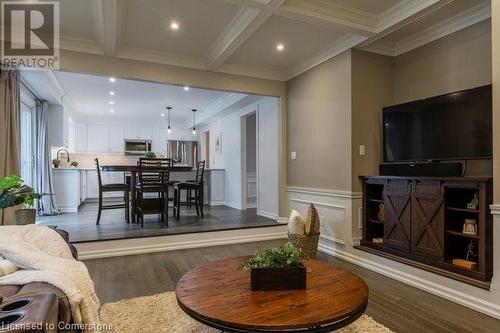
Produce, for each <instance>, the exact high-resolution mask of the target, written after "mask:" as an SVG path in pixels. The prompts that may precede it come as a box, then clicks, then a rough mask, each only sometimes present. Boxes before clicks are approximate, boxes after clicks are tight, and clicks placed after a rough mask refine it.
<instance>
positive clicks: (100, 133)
mask: <svg viewBox="0 0 500 333" xmlns="http://www.w3.org/2000/svg"><path fill="white" fill-rule="evenodd" d="M108 148H109V128H108V126H106V125H94V124H89V125H88V151H90V152H96V153H97V152H107V151H108Z"/></svg>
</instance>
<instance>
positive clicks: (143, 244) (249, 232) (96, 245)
mask: <svg viewBox="0 0 500 333" xmlns="http://www.w3.org/2000/svg"><path fill="white" fill-rule="evenodd" d="M284 238H287V234H286V226H281V225H278V226H275V227H264V228H252V229H238V230H226V231H214V232H204V233H192V234H183V235H169V236H158V237H143V238H133V239H120V240H111V241H100V242H88V243H75V244H74V245H75V246H76V248H77V250H78V258H79V260H88V259H97V258H108V257H120V256H127V255H135V254H145V253H155V252H165V251H174V250H182V249H192V248H201V247H210V246H219V245H229V244H239V243H248V242H260V241H266V240H274V239H284Z"/></svg>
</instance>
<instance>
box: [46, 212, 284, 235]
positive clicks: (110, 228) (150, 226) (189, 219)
mask: <svg viewBox="0 0 500 333" xmlns="http://www.w3.org/2000/svg"><path fill="white" fill-rule="evenodd" d="M203 211H204V212H205V218H204V219H201V218H199V217H198V216H196V209H195V207H194V206H192V207H190V208H188V207H181V214H180V215H181V217H180V219H179V220H178V221H177V220H176V219H175V218H173V217H172V216H169V219H168V227H167V228H166V227H165V225H164V224H163V223H160V222H159V221H158V215H146V217H145V218H144V229H141V226H140V225H139V224H135V223H130V224H127V223H126V222H125V217H124V212H123V209H114V210H105V211H103V213H102V217H101V221H100V223H99V225H96V224H95V222H96V214H97V203H85V204H83V205H82V206H81V207H80V209H79V211H78V213H64V214H60V215H55V216H43V217H38V218H37V224H43V225H57V227H58V228H59V229H64V230H66V231H68V232H69V234H70V241H71V242H73V243H79V242H88V241H96V240H111V239H123V238H137V237H150V236H163V235H177V234H185V233H193V232H208V231H219V230H231V229H246V228H256V227H268V226H276V225H278V223H277V222H276V221H275V220H271V219H269V218H266V217H263V216H258V215H257V210H256V209H247V210H246V211H241V210H238V209H234V208H230V207H227V206H214V207H208V206H207V207H204V208H203ZM170 214H171V213H170Z"/></svg>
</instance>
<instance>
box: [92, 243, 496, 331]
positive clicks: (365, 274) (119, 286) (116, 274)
mask: <svg viewBox="0 0 500 333" xmlns="http://www.w3.org/2000/svg"><path fill="white" fill-rule="evenodd" d="M282 242H283V241H268V242H258V243H245V244H237V245H226V246H217V247H209V248H200V249H189V250H179V251H172V252H163V253H155V254H145V255H137V256H126V257H117V258H106V259H95V260H88V261H85V264H86V265H87V267H88V269H89V272H90V275H91V277H92V279H93V280H94V283H95V286H96V291H97V294H98V296H99V298H100V300H101V303H102V304H104V303H107V302H113V301H117V300H120V299H124V298H131V297H138V296H148V295H153V294H156V293H161V292H165V291H172V290H175V284H176V283H177V281H178V280H179V279H180V278H181V276H182V275H183V274H184V273H186V272H187V271H189V270H190V269H192V268H194V267H195V266H197V265H199V264H200V263H203V262H206V261H211V260H217V259H222V258H227V257H234V256H241V255H250V254H254V253H255V251H256V250H257V249H262V248H268V247H271V246H275V245H278V244H281V243H282ZM319 259H320V260H325V261H328V262H331V263H332V264H335V265H338V266H341V267H344V268H347V269H349V270H350V271H352V272H354V273H355V274H358V275H359V276H360V277H362V278H363V279H364V280H365V281H366V283H367V284H368V287H369V289H370V297H369V304H368V310H367V314H368V315H370V316H372V317H373V318H374V319H375V320H376V321H378V322H380V323H381V324H383V325H385V326H387V327H389V328H390V329H392V330H393V331H394V332H401V333H403V332H405V333H406V332H419V333H421V332H436V333H437V332H439V333H442V332H449V333H465V332H474V333H478V332H481V333H483V332H484V333H490V332H491V333H493V332H499V327H500V321H499V320H496V319H494V318H491V317H489V316H486V315H484V314H481V313H479V312H476V311H473V310H471V309H468V308H466V307H463V306H460V305H458V304H455V303H453V302H450V301H447V300H445V299H443V298H440V297H437V296H434V295H432V294H429V293H427V292H425V291H422V290H420V289H417V288H414V287H411V286H408V285H406V284H403V283H401V282H398V281H396V280H393V279H390V278H388V277H385V276H383V275H381V274H378V273H375V272H372V271H369V270H367V269H364V268H361V267H358V266H355V265H352V264H350V263H347V262H345V261H342V260H339V259H336V258H333V257H330V256H327V255H324V254H320V255H319Z"/></svg>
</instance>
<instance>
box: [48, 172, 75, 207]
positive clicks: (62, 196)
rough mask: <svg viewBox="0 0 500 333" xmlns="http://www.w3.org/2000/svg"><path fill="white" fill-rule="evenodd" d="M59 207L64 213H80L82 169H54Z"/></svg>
mask: <svg viewBox="0 0 500 333" xmlns="http://www.w3.org/2000/svg"><path fill="white" fill-rule="evenodd" d="M52 170H53V182H54V194H55V201H56V205H57V207H58V208H59V209H60V210H61V211H62V212H70V213H75V212H78V207H79V206H80V204H81V202H80V186H81V183H80V181H81V178H80V176H81V172H82V171H81V170H80V169H64V168H61V169H52Z"/></svg>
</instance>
